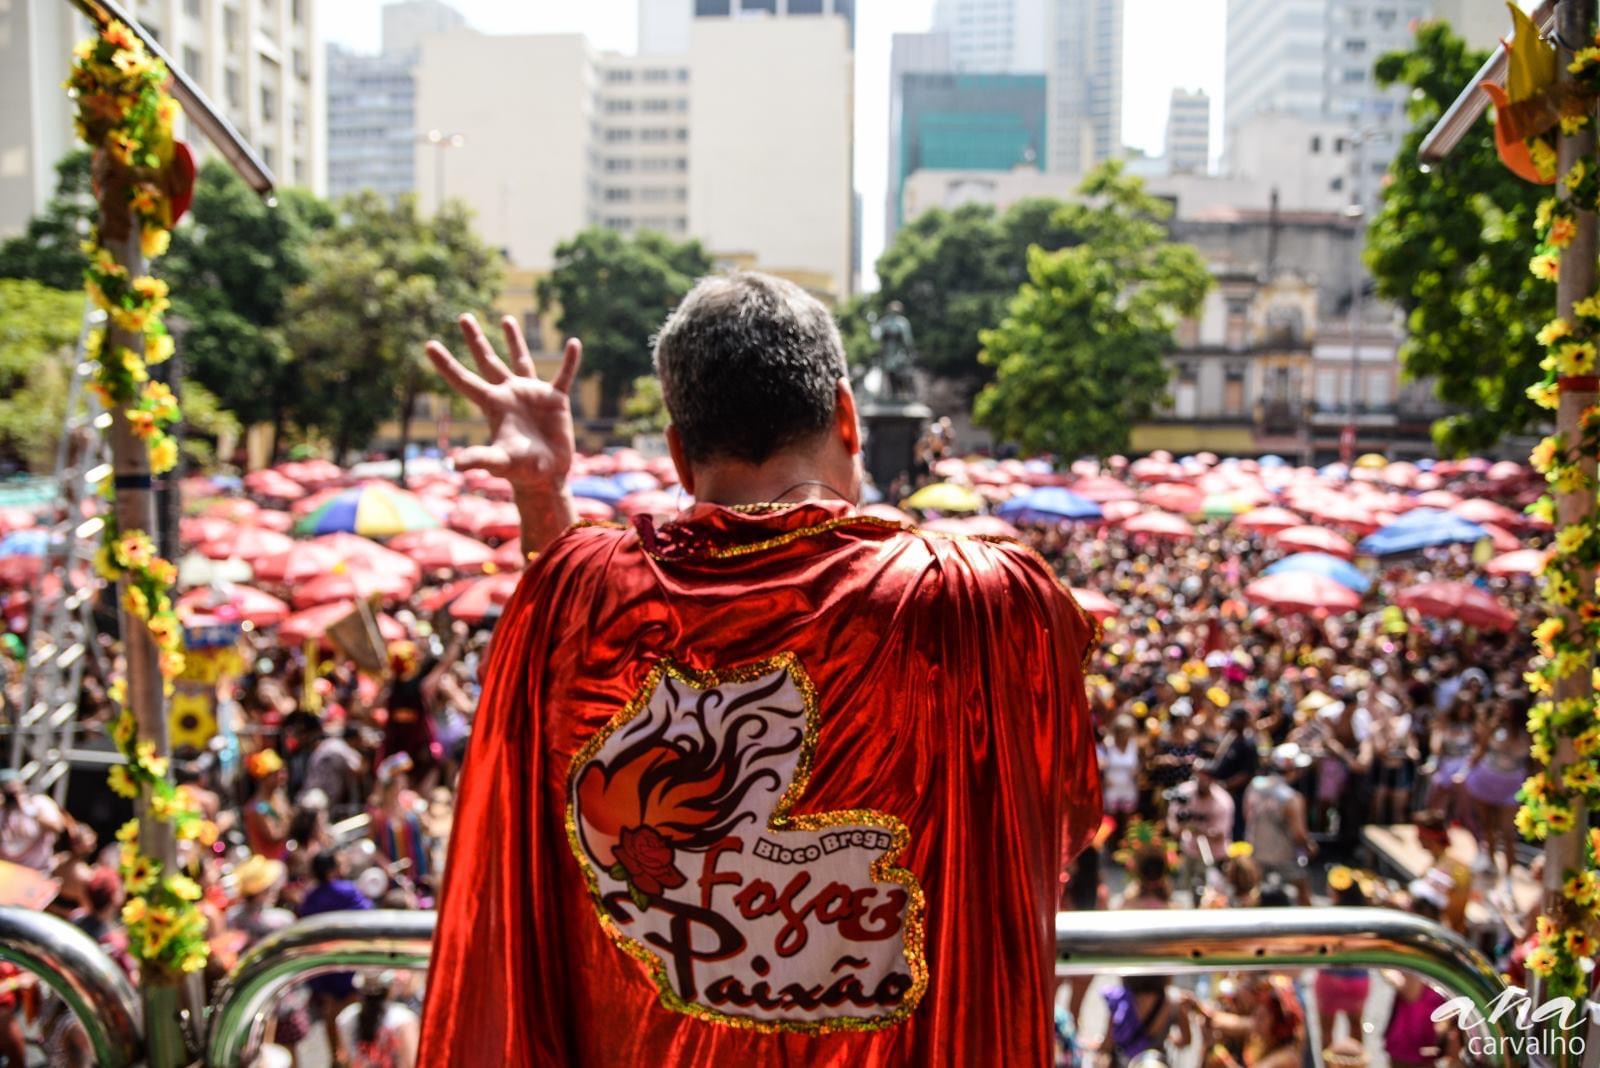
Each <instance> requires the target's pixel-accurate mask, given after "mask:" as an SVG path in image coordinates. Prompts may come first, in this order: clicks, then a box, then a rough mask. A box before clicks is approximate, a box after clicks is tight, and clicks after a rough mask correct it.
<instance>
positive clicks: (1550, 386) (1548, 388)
mask: <svg viewBox="0 0 1600 1068" xmlns="http://www.w3.org/2000/svg"><path fill="white" fill-rule="evenodd" d="M1528 399H1529V400H1531V401H1533V403H1535V404H1537V405H1538V406H1539V407H1541V408H1548V409H1550V410H1551V411H1554V410H1555V409H1556V408H1557V407H1558V406H1559V405H1560V404H1561V389H1560V387H1558V386H1557V385H1556V384H1555V383H1554V382H1538V383H1535V384H1534V385H1531V386H1529V387H1528Z"/></svg>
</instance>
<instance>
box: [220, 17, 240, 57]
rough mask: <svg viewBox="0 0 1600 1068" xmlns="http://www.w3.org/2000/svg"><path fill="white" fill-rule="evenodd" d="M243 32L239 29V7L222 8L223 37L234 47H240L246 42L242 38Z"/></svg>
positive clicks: (230, 46) (229, 45)
mask: <svg viewBox="0 0 1600 1068" xmlns="http://www.w3.org/2000/svg"><path fill="white" fill-rule="evenodd" d="M243 36H244V35H243V33H241V32H240V30H239V9H238V8H233V7H225V8H223V9H222V39H223V40H224V41H226V42H227V43H228V47H229V48H232V49H236V50H237V49H238V48H240V47H241V46H242V45H243V44H244V42H243V41H242V40H241V38H242V37H243Z"/></svg>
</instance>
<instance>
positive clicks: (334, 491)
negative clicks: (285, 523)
mask: <svg viewBox="0 0 1600 1068" xmlns="http://www.w3.org/2000/svg"><path fill="white" fill-rule="evenodd" d="M343 492H344V488H343V487H342V486H329V487H327V488H326V489H319V490H317V491H316V492H315V493H313V494H311V496H309V497H301V498H300V499H299V500H298V501H295V502H294V503H293V504H291V505H290V506H289V511H290V513H292V514H293V515H294V516H295V517H296V518H298V517H300V516H303V515H310V514H311V513H312V512H315V511H316V510H317V509H318V508H321V507H322V506H323V505H325V504H327V503H328V502H329V501H331V500H333V498H335V497H337V496H338V495H339V494H341V493H343Z"/></svg>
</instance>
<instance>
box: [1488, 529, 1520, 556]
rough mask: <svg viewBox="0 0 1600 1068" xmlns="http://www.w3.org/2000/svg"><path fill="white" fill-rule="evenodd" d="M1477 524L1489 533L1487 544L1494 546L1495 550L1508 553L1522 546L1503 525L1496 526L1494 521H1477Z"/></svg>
mask: <svg viewBox="0 0 1600 1068" xmlns="http://www.w3.org/2000/svg"><path fill="white" fill-rule="evenodd" d="M1478 525H1479V526H1480V527H1482V528H1483V529H1484V531H1485V532H1486V533H1487V534H1488V535H1489V544H1491V545H1493V546H1494V551H1495V552H1497V553H1509V552H1515V551H1516V550H1518V549H1520V548H1522V542H1521V541H1520V540H1519V539H1518V538H1517V536H1516V535H1515V534H1513V533H1511V531H1509V530H1507V529H1506V528H1505V527H1502V526H1497V525H1496V524H1494V523H1479V524H1478Z"/></svg>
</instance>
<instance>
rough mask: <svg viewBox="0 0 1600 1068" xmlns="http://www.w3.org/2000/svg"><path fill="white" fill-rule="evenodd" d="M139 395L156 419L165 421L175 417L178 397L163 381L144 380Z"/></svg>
mask: <svg viewBox="0 0 1600 1068" xmlns="http://www.w3.org/2000/svg"><path fill="white" fill-rule="evenodd" d="M141 396H142V397H143V399H144V402H145V404H147V405H148V406H149V407H150V411H151V412H153V413H154V414H155V417H156V418H157V419H160V420H162V421H164V422H165V421H169V420H172V419H176V418H177V416H178V398H177V397H174V396H173V395H172V388H171V387H170V386H168V385H167V384H166V383H165V382H146V383H145V386H144V390H143V392H142V394H141Z"/></svg>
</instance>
